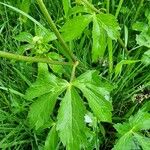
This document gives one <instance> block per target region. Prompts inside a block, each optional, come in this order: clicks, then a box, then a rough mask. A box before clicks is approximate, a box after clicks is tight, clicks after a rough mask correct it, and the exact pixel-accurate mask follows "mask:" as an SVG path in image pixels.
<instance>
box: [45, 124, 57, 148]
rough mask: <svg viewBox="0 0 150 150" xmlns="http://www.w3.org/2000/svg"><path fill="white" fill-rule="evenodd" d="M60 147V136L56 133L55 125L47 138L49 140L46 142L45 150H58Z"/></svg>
mask: <svg viewBox="0 0 150 150" xmlns="http://www.w3.org/2000/svg"><path fill="white" fill-rule="evenodd" d="M57 145H58V134H57V131H56V126H55V125H54V126H53V127H52V128H51V129H50V131H49V133H48V136H47V139H46V141H45V146H44V150H56V148H57Z"/></svg>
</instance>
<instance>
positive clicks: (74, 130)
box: [57, 87, 86, 150]
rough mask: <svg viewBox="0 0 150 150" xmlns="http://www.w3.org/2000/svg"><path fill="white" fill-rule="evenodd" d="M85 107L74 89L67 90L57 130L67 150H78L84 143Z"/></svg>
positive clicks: (59, 114) (60, 110)
mask: <svg viewBox="0 0 150 150" xmlns="http://www.w3.org/2000/svg"><path fill="white" fill-rule="evenodd" d="M84 115H85V107H84V105H83V102H82V99H81V98H80V96H79V94H78V93H77V91H76V89H75V88H74V87H68V90H67V92H66V94H65V97H64V98H63V100H62V102H61V106H60V109H59V113H58V122H57V130H58V132H59V136H60V139H61V141H62V143H63V145H64V146H66V149H67V150H80V149H81V144H83V143H84V142H85V141H86V137H85V133H84V132H85V124H84Z"/></svg>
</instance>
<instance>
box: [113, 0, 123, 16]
mask: <svg viewBox="0 0 150 150" xmlns="http://www.w3.org/2000/svg"><path fill="white" fill-rule="evenodd" d="M122 3H123V0H120V1H119V5H118V7H117V10H116V14H115V17H116V18H117V17H118V15H119V12H120V9H121V6H122Z"/></svg>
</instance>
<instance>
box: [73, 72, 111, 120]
mask: <svg viewBox="0 0 150 150" xmlns="http://www.w3.org/2000/svg"><path fill="white" fill-rule="evenodd" d="M74 85H75V86H76V87H78V88H79V89H81V91H82V92H83V94H84V96H85V97H86V99H87V100H88V103H89V106H90V108H91V109H92V111H93V112H94V114H95V115H96V116H97V118H98V119H99V120H100V121H105V122H111V119H112V118H111V116H112V114H111V111H112V104H111V100H110V96H109V91H108V90H107V87H105V86H103V87H102V86H101V82H100V81H99V75H98V73H97V72H96V71H88V72H86V73H84V74H82V75H81V76H79V77H78V78H77V80H76V81H74ZM105 110H107V111H105Z"/></svg>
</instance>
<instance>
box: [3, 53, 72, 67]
mask: <svg viewBox="0 0 150 150" xmlns="http://www.w3.org/2000/svg"><path fill="white" fill-rule="evenodd" d="M0 57H3V58H7V59H14V60H17V61H26V62H41V63H48V64H53V65H69V66H71V65H73V64H72V63H69V62H59V61H52V60H50V59H48V58H39V57H27V56H22V55H18V54H12V53H9V52H3V51H0Z"/></svg>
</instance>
